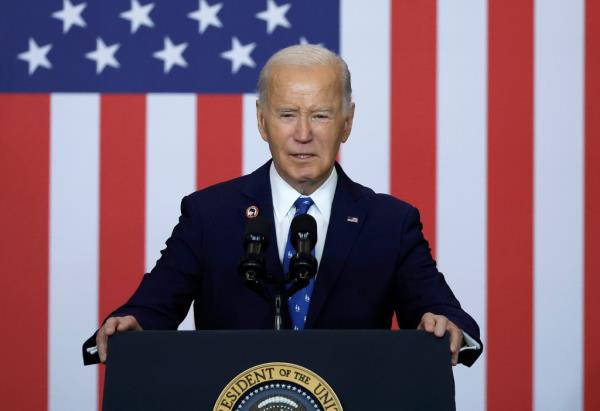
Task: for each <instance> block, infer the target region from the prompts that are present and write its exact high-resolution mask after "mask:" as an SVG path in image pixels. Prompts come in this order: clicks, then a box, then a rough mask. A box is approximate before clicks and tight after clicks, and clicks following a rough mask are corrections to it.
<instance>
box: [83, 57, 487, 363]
mask: <svg viewBox="0 0 600 411" xmlns="http://www.w3.org/2000/svg"><path fill="white" fill-rule="evenodd" d="M353 117H354V103H353V102H352V100H351V85H350V73H349V71H348V68H347V66H346V64H345V63H344V61H343V60H342V59H341V58H339V57H338V56H336V55H335V54H333V53H331V52H329V51H327V50H325V49H323V48H321V47H318V46H293V47H290V48H287V49H284V50H281V51H280V52H278V53H276V54H275V55H274V56H273V57H271V59H270V60H269V61H268V62H267V64H266V65H265V67H264V68H263V70H262V71H261V75H260V79H259V100H258V101H257V120H258V127H259V130H260V133H261V135H262V138H263V139H264V140H265V141H266V142H267V143H268V144H269V148H270V151H271V154H272V161H269V162H267V163H266V164H265V165H264V166H262V167H260V168H259V169H258V170H256V171H255V172H254V173H252V174H250V175H247V176H244V177H240V178H237V179H234V180H231V181H228V182H224V183H221V184H217V185H215V186H212V187H209V188H207V189H204V190H201V191H198V192H196V193H193V194H191V195H189V196H187V197H185V198H184V199H183V201H182V206H181V217H180V219H179V223H178V224H177V226H176V227H175V229H174V230H173V234H172V235H171V237H170V238H169V240H168V241H167V247H166V249H165V250H163V251H162V256H161V258H160V259H159V260H158V262H157V264H156V266H155V268H154V269H153V270H152V271H151V272H150V273H149V274H146V275H145V276H144V278H143V280H142V282H141V284H140V286H139V288H138V289H137V291H136V292H135V294H134V295H133V296H132V297H131V299H130V300H129V301H128V302H127V303H126V304H125V305H124V306H122V307H120V308H119V309H117V310H116V311H115V312H114V313H113V314H112V315H111V317H110V318H109V319H107V321H106V322H105V323H104V325H103V326H102V327H101V328H100V329H99V330H98V332H97V333H96V335H95V337H92V338H91V339H90V340H88V342H89V343H88V344H87V345H85V346H84V356H85V354H86V353H87V354H94V355H99V359H100V361H105V360H106V347H107V338H108V336H110V335H113V334H114V333H115V332H119V331H125V330H141V329H175V328H176V327H177V326H178V324H179V323H180V322H181V321H182V320H183V319H184V317H185V315H186V313H187V311H188V308H189V306H190V304H191V303H192V302H193V304H194V315H195V322H196V327H197V328H199V329H268V328H271V327H272V324H273V307H272V303H270V302H269V301H267V300H265V299H264V298H262V297H261V296H259V295H258V294H256V293H254V292H253V291H251V290H249V289H248V288H246V287H245V286H244V285H243V283H242V281H241V279H240V277H239V275H238V274H237V268H236V267H237V263H238V262H239V260H240V258H241V257H242V255H243V252H244V250H243V249H242V247H241V246H240V239H241V238H242V236H243V231H244V227H245V225H246V221H247V219H248V218H251V217H254V216H255V215H256V214H259V215H261V216H264V217H266V218H267V219H268V220H269V221H270V223H271V231H272V234H271V239H272V240H271V244H270V245H269V247H268V249H267V252H266V267H267V271H268V273H270V274H271V275H273V276H276V277H277V276H283V275H284V268H283V267H287V264H288V263H289V256H287V257H286V255H287V254H288V253H290V252H293V250H292V249H291V245H290V244H289V240H288V236H289V234H288V232H289V226H290V222H291V220H292V219H293V217H294V216H295V215H297V214H299V213H308V214H310V215H312V216H313V217H314V218H315V220H316V222H317V233H318V241H317V245H316V247H315V256H316V258H317V260H318V261H319V269H318V273H317V276H316V279H313V280H312V281H311V282H310V283H309V285H308V286H307V287H306V288H305V289H302V290H300V291H298V292H297V293H296V294H294V295H293V296H292V297H291V298H290V299H289V301H288V308H289V309H288V310H287V313H286V314H287V315H285V318H284V325H286V326H287V327H288V328H294V329H304V328H324V329H336V328H337V329H350V328H355V329H356V328H362V329H367V328H382V329H385V328H390V326H391V318H392V313H393V312H395V313H396V315H397V319H398V323H399V325H400V327H402V328H419V329H423V330H424V331H426V332H430V333H434V334H435V335H436V336H438V337H441V336H442V335H444V333H445V332H448V333H449V334H450V351H451V352H452V363H453V364H456V363H457V362H462V363H465V364H467V365H471V364H472V363H473V362H474V361H475V360H476V358H477V357H478V356H479V354H480V353H481V342H480V341H479V329H478V326H477V324H476V323H475V321H474V320H473V319H472V318H471V317H470V316H469V315H468V314H467V313H465V312H464V311H463V310H462V309H461V307H460V304H459V303H458V301H457V300H456V298H455V297H454V295H453V294H452V291H451V290H450V288H449V287H448V285H447V284H446V282H445V280H444V277H443V275H442V274H441V273H439V272H438V271H437V268H436V265H435V262H434V260H433V259H432V257H431V254H430V250H429V247H428V244H427V242H426V241H425V239H424V238H423V235H422V232H421V223H420V220H419V214H418V211H417V210H416V209H415V208H414V207H412V206H411V205H409V204H407V203H405V202H403V201H400V200H398V199H395V198H393V197H391V196H388V195H384V194H375V193H374V192H373V191H372V190H370V189H368V188H366V187H363V186H361V185H359V184H356V183H354V182H352V181H351V180H350V179H349V178H348V177H347V176H346V174H345V173H344V172H343V170H342V169H341V167H340V166H339V165H338V164H337V163H336V162H335V159H336V156H337V153H338V150H339V147H340V144H342V143H344V142H346V140H347V139H348V137H349V135H350V132H351V129H352V120H353ZM375 160H376V159H375ZM366 161H368V159H367V160H366ZM94 342H95V343H96V346H97V352H96V350H94V349H93V348H89V347H88V346H90V345H93V344H94ZM94 360H95V358H92V357H91V356H90V357H88V358H86V359H85V361H86V362H87V363H90V362H93V361H94Z"/></svg>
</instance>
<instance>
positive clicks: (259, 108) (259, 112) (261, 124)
mask: <svg viewBox="0 0 600 411" xmlns="http://www.w3.org/2000/svg"><path fill="white" fill-rule="evenodd" d="M256 122H257V123H258V132H259V133H260V136H261V137H262V139H263V140H265V141H266V142H268V141H269V139H268V136H267V128H266V120H265V112H264V110H263V104H261V103H260V101H258V100H256Z"/></svg>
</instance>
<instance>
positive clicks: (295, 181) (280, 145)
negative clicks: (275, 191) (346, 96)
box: [257, 65, 354, 194]
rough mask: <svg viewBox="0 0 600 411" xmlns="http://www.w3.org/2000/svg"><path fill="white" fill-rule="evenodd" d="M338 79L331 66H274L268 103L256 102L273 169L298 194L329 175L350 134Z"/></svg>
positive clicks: (348, 114)
mask: <svg viewBox="0 0 600 411" xmlns="http://www.w3.org/2000/svg"><path fill="white" fill-rule="evenodd" d="M338 75H339V74H338V71H337V70H336V69H335V68H334V67H332V66H331V65H314V66H291V65H290V66H285V65H282V66H275V67H273V70H272V71H271V76H270V82H269V85H268V98H267V101H266V102H265V103H264V104H262V105H261V104H260V103H257V118H258V128H259V131H260V134H261V136H262V138H263V140H265V141H266V142H267V143H269V149H270V150H271V155H272V156H273V162H274V164H275V168H276V169H277V171H278V173H279V175H280V176H281V177H282V178H283V179H284V180H285V181H287V183H288V184H290V185H291V186H292V187H294V188H295V189H296V190H298V191H299V192H301V193H303V194H311V193H312V192H313V191H315V190H316V189H317V188H318V187H319V186H320V185H321V184H322V183H323V182H324V181H325V179H326V178H327V177H328V176H329V172H330V171H331V169H332V167H333V165H334V163H335V158H336V156H337V153H338V150H339V148H340V144H341V143H344V142H346V140H347V139H348V136H349V135H350V131H351V129H352V119H353V116H354V104H352V107H350V108H348V109H347V110H345V107H344V101H343V93H342V87H341V80H340V79H339V78H338Z"/></svg>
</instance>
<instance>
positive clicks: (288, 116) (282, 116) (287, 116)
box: [279, 113, 294, 118]
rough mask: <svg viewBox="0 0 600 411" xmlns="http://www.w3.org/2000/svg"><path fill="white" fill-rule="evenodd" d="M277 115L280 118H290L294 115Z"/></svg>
mask: <svg viewBox="0 0 600 411" xmlns="http://www.w3.org/2000/svg"><path fill="white" fill-rule="evenodd" d="M279 117H281V118H292V117H294V114H293V113H280V114H279Z"/></svg>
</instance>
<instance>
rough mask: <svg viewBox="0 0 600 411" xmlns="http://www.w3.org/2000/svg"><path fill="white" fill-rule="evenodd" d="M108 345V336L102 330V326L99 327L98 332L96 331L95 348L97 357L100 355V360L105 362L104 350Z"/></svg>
mask: <svg viewBox="0 0 600 411" xmlns="http://www.w3.org/2000/svg"><path fill="white" fill-rule="evenodd" d="M107 346H108V336H107V335H106V332H105V331H104V327H100V329H99V330H98V332H97V333H96V348H97V349H98V357H100V362H102V363H104V362H106V350H107Z"/></svg>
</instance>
